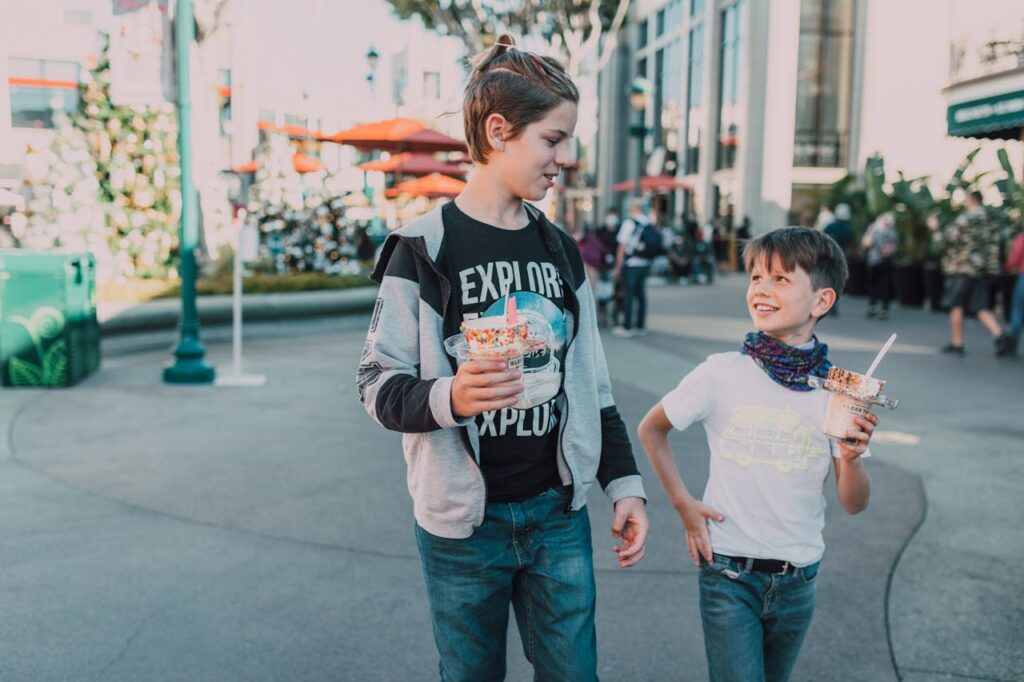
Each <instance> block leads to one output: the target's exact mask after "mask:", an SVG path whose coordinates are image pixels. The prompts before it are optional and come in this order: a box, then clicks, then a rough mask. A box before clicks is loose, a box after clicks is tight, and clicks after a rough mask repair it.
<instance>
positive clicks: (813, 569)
mask: <svg viewBox="0 0 1024 682" xmlns="http://www.w3.org/2000/svg"><path fill="white" fill-rule="evenodd" d="M820 568H821V562H820V561H818V562H815V563H813V564H811V565H810V566H804V567H803V568H801V569H800V580H801V581H803V583H804V584H810V583H813V582H814V581H815V579H816V578H817V577H818V569H820Z"/></svg>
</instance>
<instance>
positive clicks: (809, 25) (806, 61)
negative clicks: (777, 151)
mask: <svg viewBox="0 0 1024 682" xmlns="http://www.w3.org/2000/svg"><path fill="white" fill-rule="evenodd" d="M853 25H854V0H802V1H801V3H800V51H799V54H798V57H797V90H796V136H795V140H794V145H793V165H794V166H814V167H842V166H845V165H846V163H847V155H848V145H849V133H850V100H851V97H852V80H853Z"/></svg>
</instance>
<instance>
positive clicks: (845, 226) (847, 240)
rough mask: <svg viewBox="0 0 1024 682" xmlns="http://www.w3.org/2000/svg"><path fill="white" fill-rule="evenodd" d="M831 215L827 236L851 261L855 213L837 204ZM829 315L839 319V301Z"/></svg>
mask: <svg viewBox="0 0 1024 682" xmlns="http://www.w3.org/2000/svg"><path fill="white" fill-rule="evenodd" d="M829 214H830V215H831V216H832V222H830V223H829V224H827V225H826V226H825V228H824V231H825V234H827V235H828V236H829V237H832V239H834V240H835V242H836V244H839V248H840V250H841V251H842V252H843V255H844V256H846V257H847V259H849V257H850V249H851V248H852V246H853V242H854V238H855V237H854V234H853V225H851V224H850V218H851V217H852V216H853V212H852V211H851V210H850V207H849V205H847V204H836V210H835V213H832V212H831V211H829ZM819 217H820V216H819ZM829 315H831V316H832V317H839V302H838V301H837V302H836V305H834V306H832V310H830V311H829Z"/></svg>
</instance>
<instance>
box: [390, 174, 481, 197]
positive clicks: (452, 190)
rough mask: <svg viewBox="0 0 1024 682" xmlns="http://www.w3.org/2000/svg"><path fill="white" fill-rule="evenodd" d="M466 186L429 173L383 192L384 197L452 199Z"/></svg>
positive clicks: (452, 179) (459, 181)
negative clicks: (403, 195) (402, 195)
mask: <svg viewBox="0 0 1024 682" xmlns="http://www.w3.org/2000/svg"><path fill="white" fill-rule="evenodd" d="M465 186H466V183H464V182H463V181H462V180H456V179H455V178H450V177H448V176H447V175H441V174H440V173H431V174H430V175H424V176H423V177H422V178H416V179H415V180H409V181H408V182H400V183H398V185H396V186H395V187H393V188H392V189H386V190H384V196H386V197H397V196H398V195H400V194H409V195H412V196H414V197H430V198H431V199H435V198H437V197H454V196H458V194H459V193H460V192H462V190H463V188H464V187H465Z"/></svg>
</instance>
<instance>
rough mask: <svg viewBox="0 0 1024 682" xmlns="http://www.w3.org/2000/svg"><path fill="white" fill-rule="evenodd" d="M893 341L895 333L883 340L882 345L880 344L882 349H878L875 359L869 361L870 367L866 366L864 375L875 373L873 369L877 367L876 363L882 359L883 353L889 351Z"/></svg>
mask: <svg viewBox="0 0 1024 682" xmlns="http://www.w3.org/2000/svg"><path fill="white" fill-rule="evenodd" d="M894 341H896V335H895V334H893V335H892V336H890V337H889V340H888V341H886V342H885V345H884V346H882V350H880V351H878V355H876V356H875V361H874V362H872V363H871V367H870V368H868V373H867V374H866V375H865V376H871V375H872V374H874V373H875V370H876V369H878V363H880V362H881V361H882V358H883V357H885V354H886V353H888V352H889V349H890V348H892V344H893V342H894Z"/></svg>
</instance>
